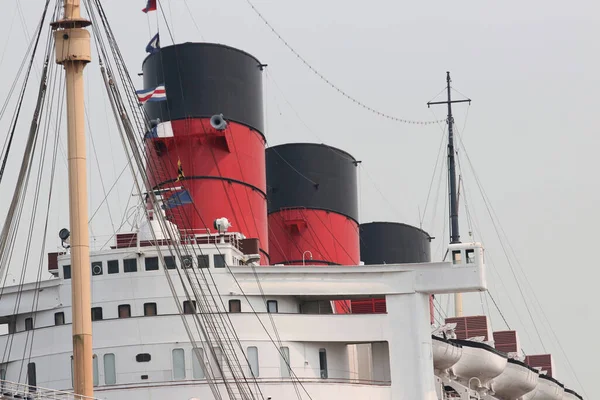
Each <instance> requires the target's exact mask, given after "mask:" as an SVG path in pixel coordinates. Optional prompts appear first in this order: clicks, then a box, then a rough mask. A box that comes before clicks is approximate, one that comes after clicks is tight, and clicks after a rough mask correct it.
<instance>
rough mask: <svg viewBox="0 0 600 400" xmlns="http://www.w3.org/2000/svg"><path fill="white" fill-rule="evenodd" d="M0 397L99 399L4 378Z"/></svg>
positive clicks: (46, 399) (71, 399)
mask: <svg viewBox="0 0 600 400" xmlns="http://www.w3.org/2000/svg"><path fill="white" fill-rule="evenodd" d="M0 399H31V400H99V399H98V398H96V397H88V396H79V395H76V394H75V393H73V392H65V391H62V390H54V389H46V388H42V387H39V386H30V385H28V384H26V383H18V382H11V381H6V380H0Z"/></svg>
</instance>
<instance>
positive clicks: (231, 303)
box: [229, 299, 242, 313]
mask: <svg viewBox="0 0 600 400" xmlns="http://www.w3.org/2000/svg"><path fill="white" fill-rule="evenodd" d="M234 305H235V306H237V307H235V306H234ZM229 312H230V313H241V312H242V301H241V300H239V299H231V300H229Z"/></svg>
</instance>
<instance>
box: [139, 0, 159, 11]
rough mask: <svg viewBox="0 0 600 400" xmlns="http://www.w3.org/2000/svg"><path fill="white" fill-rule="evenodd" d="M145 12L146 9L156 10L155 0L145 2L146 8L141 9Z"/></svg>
mask: <svg viewBox="0 0 600 400" xmlns="http://www.w3.org/2000/svg"><path fill="white" fill-rule="evenodd" d="M142 11H143V12H145V13H147V12H148V11H156V0H148V2H147V3H146V8H144V9H143V10H142Z"/></svg>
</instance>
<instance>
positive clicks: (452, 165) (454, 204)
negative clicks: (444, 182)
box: [427, 71, 471, 317]
mask: <svg viewBox="0 0 600 400" xmlns="http://www.w3.org/2000/svg"><path fill="white" fill-rule="evenodd" d="M451 83H452V79H451V78H450V72H449V71H447V72H446V92H447V96H448V97H447V100H446V101H433V102H429V103H427V107H430V106H431V105H432V104H446V105H447V106H448V119H447V120H446V123H447V124H448V186H449V187H450V193H449V194H448V195H449V197H450V209H449V211H450V243H451V244H452V243H460V233H459V229H458V186H457V184H456V160H455V155H454V154H455V152H454V117H453V116H452V104H453V103H466V102H468V103H469V104H471V99H465V100H452V92H451V89H452V86H451V85H450V84H451ZM454 315H455V316H456V317H462V315H463V301H462V294H461V293H455V294H454Z"/></svg>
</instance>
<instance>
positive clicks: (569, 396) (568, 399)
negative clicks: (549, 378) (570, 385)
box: [563, 389, 583, 400]
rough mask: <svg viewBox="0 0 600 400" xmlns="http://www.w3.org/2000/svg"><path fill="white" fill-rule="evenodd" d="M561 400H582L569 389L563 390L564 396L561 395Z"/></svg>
mask: <svg viewBox="0 0 600 400" xmlns="http://www.w3.org/2000/svg"><path fill="white" fill-rule="evenodd" d="M563 400H583V397H581V396H580V395H579V394H577V392H576V391H574V390H571V389H565V394H564V395H563Z"/></svg>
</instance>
